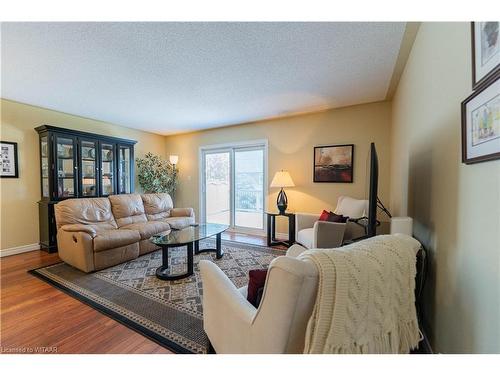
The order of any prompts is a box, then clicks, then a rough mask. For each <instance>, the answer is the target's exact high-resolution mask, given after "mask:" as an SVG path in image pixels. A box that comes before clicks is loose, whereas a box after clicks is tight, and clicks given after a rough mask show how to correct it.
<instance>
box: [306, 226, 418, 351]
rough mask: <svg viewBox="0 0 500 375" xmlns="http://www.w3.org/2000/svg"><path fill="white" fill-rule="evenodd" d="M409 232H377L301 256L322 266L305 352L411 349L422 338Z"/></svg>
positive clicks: (414, 247)
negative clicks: (420, 336)
mask: <svg viewBox="0 0 500 375" xmlns="http://www.w3.org/2000/svg"><path fill="white" fill-rule="evenodd" d="M419 248H420V243H419V242H418V241H417V240H415V239H413V238H412V237H409V236H406V235H384V236H376V237H373V238H370V239H367V240H364V241H360V242H357V243H354V244H351V245H348V246H344V247H340V248H337V249H321V250H319V249H316V250H308V251H306V252H304V253H302V254H301V255H300V256H299V258H302V259H310V260H312V261H313V262H314V263H315V264H316V266H317V267H318V270H319V286H318V295H317V297H316V304H315V307H314V310H313V313H312V316H311V318H310V320H309V323H308V326H307V332H306V344H305V348H304V352H305V353H311V354H312V353H343V354H347V353H409V351H410V350H411V349H413V348H415V347H416V346H417V345H418V342H419V329H418V322H417V313H416V309H415V274H416V254H417V252H418V249H419Z"/></svg>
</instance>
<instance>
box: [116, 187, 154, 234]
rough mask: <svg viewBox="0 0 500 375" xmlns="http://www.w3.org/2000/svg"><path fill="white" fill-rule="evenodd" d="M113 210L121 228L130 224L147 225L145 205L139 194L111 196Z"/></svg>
mask: <svg viewBox="0 0 500 375" xmlns="http://www.w3.org/2000/svg"><path fill="white" fill-rule="evenodd" d="M109 200H110V202H111V210H112V212H113V216H114V217H115V220H116V224H118V227H119V228H121V227H123V226H125V225H128V224H133V223H145V222H146V221H147V219H146V214H145V213H144V205H143V204H142V198H141V196H140V195H139V194H118V195H110V196H109Z"/></svg>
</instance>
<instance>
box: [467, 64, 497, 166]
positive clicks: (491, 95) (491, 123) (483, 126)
mask: <svg viewBox="0 0 500 375" xmlns="http://www.w3.org/2000/svg"><path fill="white" fill-rule="evenodd" d="M499 78H500V71H497V73H496V74H495V75H494V76H493V78H492V79H491V80H489V81H488V82H487V84H485V85H483V86H481V88H480V89H478V90H476V91H474V93H473V94H472V95H470V96H469V97H468V98H467V99H465V100H464V101H463V102H462V162H463V163H465V164H472V163H478V162H482V161H488V160H495V159H500V79H499Z"/></svg>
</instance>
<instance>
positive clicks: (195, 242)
mask: <svg viewBox="0 0 500 375" xmlns="http://www.w3.org/2000/svg"><path fill="white" fill-rule="evenodd" d="M227 228H229V227H228V226H227V225H223V224H212V223H207V224H195V225H191V226H189V227H186V228H183V229H180V230H172V231H171V232H170V233H168V234H165V235H164V234H159V235H156V236H153V237H151V239H150V240H151V242H152V243H154V244H155V245H158V246H160V247H161V250H162V265H161V266H160V267H158V268H157V270H156V277H158V278H159V279H162V280H179V279H183V278H185V277H189V276H191V275H192V274H193V252H194V254H199V253H204V252H207V251H215V252H216V257H217V259H220V258H222V255H224V253H223V251H222V246H221V234H222V232H224V231H225V230H226V229H227ZM212 236H216V238H215V249H200V243H199V241H200V240H203V239H205V238H208V237H212ZM180 246H186V248H187V272H185V273H181V274H172V273H171V272H170V269H169V266H168V249H169V248H171V247H180Z"/></svg>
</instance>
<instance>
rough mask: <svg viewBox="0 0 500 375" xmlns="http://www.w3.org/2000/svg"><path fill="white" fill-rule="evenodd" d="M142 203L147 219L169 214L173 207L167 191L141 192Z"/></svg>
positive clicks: (163, 216) (159, 217)
mask: <svg viewBox="0 0 500 375" xmlns="http://www.w3.org/2000/svg"><path fill="white" fill-rule="evenodd" d="M141 198H142V203H143V204H144V211H145V213H146V217H147V218H148V220H159V219H164V218H166V217H169V216H170V210H171V209H172V208H173V207H174V203H173V202H172V198H171V197H170V195H169V194H167V193H155V194H142V195H141Z"/></svg>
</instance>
